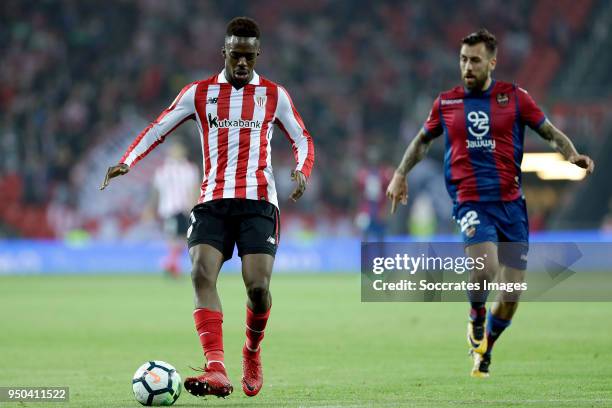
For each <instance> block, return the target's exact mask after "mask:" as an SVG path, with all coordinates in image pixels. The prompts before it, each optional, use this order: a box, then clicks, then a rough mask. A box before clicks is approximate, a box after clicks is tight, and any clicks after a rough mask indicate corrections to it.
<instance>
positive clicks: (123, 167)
mask: <svg viewBox="0 0 612 408" xmlns="http://www.w3.org/2000/svg"><path fill="white" fill-rule="evenodd" d="M128 171H130V166H128V165H127V164H125V163H119V164H117V165H116V166H110V167H109V168H108V170H106V176H105V177H104V181H103V182H102V185H101V186H100V190H104V189H105V188H106V186H108V183H109V182H110V181H111V179H112V178H115V177H117V176H123V175H124V174H127V172H128Z"/></svg>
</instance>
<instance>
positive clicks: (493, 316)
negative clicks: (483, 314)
mask: <svg viewBox="0 0 612 408" xmlns="http://www.w3.org/2000/svg"><path fill="white" fill-rule="evenodd" d="M500 278H501V279H500V282H504V283H523V282H524V281H525V270H524V269H518V268H513V267H510V266H508V265H502V271H501V277H500ZM520 295H521V292H520V291H513V292H505V291H501V292H499V293H498V295H497V298H496V300H495V303H494V304H493V306H492V307H491V309H490V310H489V314H488V316H487V351H486V352H485V353H484V354H483V358H484V360H485V361H486V365H487V369H488V366H489V365H490V364H491V352H492V351H493V346H494V345H495V342H496V341H497V339H498V338H499V336H501V334H502V333H503V332H504V330H506V329H507V328H508V327H509V326H510V324H511V323H512V318H513V317H514V314H515V313H516V310H517V308H518V305H519V298H520Z"/></svg>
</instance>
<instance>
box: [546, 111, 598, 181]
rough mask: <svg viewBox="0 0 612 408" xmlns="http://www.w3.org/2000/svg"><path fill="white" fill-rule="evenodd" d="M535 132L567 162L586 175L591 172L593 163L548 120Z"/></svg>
mask: <svg viewBox="0 0 612 408" xmlns="http://www.w3.org/2000/svg"><path fill="white" fill-rule="evenodd" d="M537 132H538V134H539V135H540V136H541V137H542V139H544V140H546V141H547V142H548V144H549V145H550V146H551V147H552V148H553V149H554V150H556V151H558V152H559V153H561V154H562V155H563V157H565V159H566V160H567V161H569V162H570V163H572V164H575V165H576V166H578V167H581V168H583V169H585V170H586V172H587V173H588V174H591V173H592V172H593V170H594V169H595V162H593V160H592V159H591V158H590V157H589V156H586V155H584V154H580V153H578V151H577V150H576V147H574V144H573V143H572V141H571V140H570V138H569V137H567V135H566V134H565V133H563V132H562V131H560V130H559V129H557V128H556V127H555V125H553V124H552V123H550V121H549V120H548V119H547V120H545V121H544V123H543V124H542V126H540V127H539V128H538V129H537Z"/></svg>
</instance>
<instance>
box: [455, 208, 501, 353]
mask: <svg viewBox="0 0 612 408" xmlns="http://www.w3.org/2000/svg"><path fill="white" fill-rule="evenodd" d="M453 216H454V218H455V219H456V220H457V223H458V224H459V226H460V227H461V233H462V237H463V242H464V244H465V246H466V248H465V252H466V255H467V256H469V257H471V258H480V259H481V260H482V264H484V267H483V268H473V269H472V270H471V271H470V282H471V283H473V284H477V285H478V288H479V289H478V290H471V291H468V300H469V302H470V315H469V321H468V333H467V340H468V344H469V346H470V353H472V354H474V353H476V354H483V353H485V352H486V350H487V338H486V335H485V322H486V316H487V312H486V302H487V297H488V291H487V290H486V288H485V285H484V284H485V281H492V280H494V279H495V276H496V274H497V273H498V270H499V261H498V254H497V246H496V244H495V243H496V242H497V229H496V228H495V224H494V223H493V222H492V220H491V219H490V217H489V215H488V213H487V211H486V207H485V204H483V203H479V202H465V203H461V204H458V205H457V206H456V207H455V208H454V211H453ZM479 264H480V263H479Z"/></svg>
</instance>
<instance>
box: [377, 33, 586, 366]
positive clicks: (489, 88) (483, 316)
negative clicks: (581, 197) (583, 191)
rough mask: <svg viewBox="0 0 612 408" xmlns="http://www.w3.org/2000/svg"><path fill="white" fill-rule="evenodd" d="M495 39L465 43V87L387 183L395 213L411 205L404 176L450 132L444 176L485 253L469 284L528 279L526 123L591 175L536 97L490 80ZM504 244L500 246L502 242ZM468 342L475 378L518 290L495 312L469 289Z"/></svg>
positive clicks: (469, 238) (452, 93) (472, 250)
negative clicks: (523, 178)
mask: <svg viewBox="0 0 612 408" xmlns="http://www.w3.org/2000/svg"><path fill="white" fill-rule="evenodd" d="M496 63H497V41H496V39H495V36H493V35H492V34H491V33H489V32H488V31H487V30H484V29H483V30H480V31H478V32H476V33H472V34H470V35H468V36H466V37H465V38H463V40H462V45H461V51H460V60H459V65H460V69H461V76H462V80H463V84H462V86H457V87H455V88H453V89H451V90H449V91H446V92H442V93H441V94H439V96H438V97H437V98H436V100H435V101H434V104H433V107H432V109H431V112H430V114H429V118H428V119H427V121H426V122H425V125H424V126H423V128H422V129H421V130H420V131H419V132H418V134H417V135H416V137H415V138H414V139H413V140H412V142H411V143H410V145H409V146H408V148H407V149H406V152H405V154H404V156H403V158H402V161H401V163H400V164H399V166H398V167H397V169H396V171H395V174H394V176H393V179H392V180H391V182H390V183H389V186H388V188H387V197H388V198H389V199H390V200H391V212H394V211H395V207H396V204H397V203H398V202H401V203H402V204H404V205H405V204H406V203H407V200H408V187H407V184H406V175H407V174H408V172H409V171H410V169H412V167H413V166H414V165H415V164H417V163H418V162H419V161H420V160H421V159H422V158H423V157H424V156H425V154H426V152H427V150H428V148H429V146H430V144H431V142H432V141H433V140H434V139H435V138H437V137H438V136H440V135H442V134H444V139H445V145H446V153H445V155H444V175H445V179H446V187H447V190H448V192H449V194H450V196H451V198H452V200H453V202H454V209H453V217H454V218H455V220H456V221H457V222H458V224H459V226H460V228H461V233H462V236H463V240H464V243H465V245H466V253H467V255H468V256H470V257H473V258H476V257H483V256H485V257H486V258H485V259H486V262H485V268H484V269H483V270H482V271H478V270H476V269H474V270H473V271H471V274H470V281H471V282H475V283H476V282H478V283H479V284H480V286H479V287H480V288H483V282H484V280H485V279H486V280H487V281H489V282H490V281H493V280H494V277H496V276H501V277H502V279H503V281H504V282H523V280H524V273H525V269H526V266H527V265H526V263H527V262H526V259H527V251H528V239H529V227H528V223H527V211H526V207H525V199H524V197H523V193H522V191H521V161H522V157H523V137H524V131H525V125H527V126H529V127H530V128H532V129H533V130H535V131H536V132H537V133H538V134H539V135H540V136H541V137H542V138H544V139H545V140H546V141H548V142H549V143H550V145H551V146H552V148H553V149H555V150H557V151H558V152H560V153H561V154H562V155H563V156H564V157H565V159H566V160H568V161H569V162H570V163H573V164H575V165H576V166H578V167H581V168H583V169H585V170H586V172H587V174H588V173H591V172H593V169H594V163H593V161H592V160H591V158H589V157H588V156H585V155H582V154H579V153H578V152H577V151H576V149H575V147H574V145H573V144H572V142H571V141H570V139H569V138H568V137H567V136H566V135H565V134H564V133H563V132H561V131H560V130H559V129H557V128H556V127H555V126H554V125H553V124H552V123H550V121H549V120H548V119H547V118H546V117H545V116H544V113H542V111H541V110H540V108H539V107H538V106H537V105H536V103H535V102H534V101H533V99H532V98H531V96H530V95H529V94H528V93H527V92H526V91H525V90H524V89H522V88H519V87H518V86H517V85H515V84H512V83H508V82H502V81H497V80H494V79H493V78H492V73H493V70H494V69H495V65H496ZM498 243H501V245H499V246H498V245H497V244H498ZM468 298H469V301H470V305H471V308H470V318H469V323H468V344H469V346H470V352H471V355H472V357H473V360H474V365H473V368H472V371H471V375H472V376H474V377H479V378H484V377H488V376H489V365H490V363H491V351H492V349H493V345H494V344H495V341H496V340H497V339H498V337H499V336H500V335H501V334H502V332H503V331H504V329H506V328H507V327H508V326H509V325H510V323H511V321H512V317H513V316H514V313H515V312H516V309H517V306H518V296H517V293H512V294H509V293H507V292H502V293H500V295H499V296H498V298H497V299H496V302H495V303H494V304H493V306H492V307H491V309H490V310H489V313H488V314H487V312H486V308H485V305H486V300H487V293H486V292H485V291H471V292H468Z"/></svg>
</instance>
